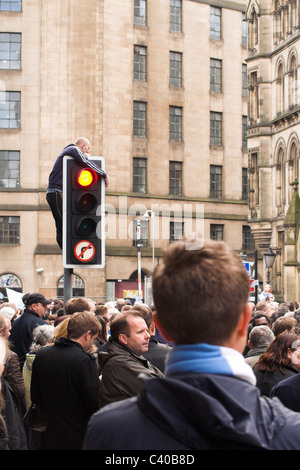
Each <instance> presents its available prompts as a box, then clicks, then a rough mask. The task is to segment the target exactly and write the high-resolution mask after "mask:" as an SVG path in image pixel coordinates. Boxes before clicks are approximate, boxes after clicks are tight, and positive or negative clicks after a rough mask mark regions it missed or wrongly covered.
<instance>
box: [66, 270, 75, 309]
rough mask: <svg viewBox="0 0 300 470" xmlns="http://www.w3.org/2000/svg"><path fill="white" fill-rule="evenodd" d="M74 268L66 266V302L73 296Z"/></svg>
mask: <svg viewBox="0 0 300 470" xmlns="http://www.w3.org/2000/svg"><path fill="white" fill-rule="evenodd" d="M72 274H73V269H72V268H64V304H65V303H66V302H67V300H69V299H71V298H72Z"/></svg>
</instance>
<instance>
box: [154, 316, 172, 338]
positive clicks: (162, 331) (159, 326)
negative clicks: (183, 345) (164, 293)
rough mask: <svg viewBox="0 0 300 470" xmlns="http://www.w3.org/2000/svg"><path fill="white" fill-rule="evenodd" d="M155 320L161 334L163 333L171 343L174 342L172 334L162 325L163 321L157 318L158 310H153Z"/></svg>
mask: <svg viewBox="0 0 300 470" xmlns="http://www.w3.org/2000/svg"><path fill="white" fill-rule="evenodd" d="M153 320H154V323H155V325H156V326H157V329H158V330H159V332H160V334H161V335H162V337H163V338H164V339H165V340H166V341H168V342H169V343H170V342H171V343H172V342H173V340H172V338H170V336H169V335H168V334H167V333H166V332H165V330H164V328H163V327H162V326H161V323H160V321H159V319H158V318H157V313H156V312H153Z"/></svg>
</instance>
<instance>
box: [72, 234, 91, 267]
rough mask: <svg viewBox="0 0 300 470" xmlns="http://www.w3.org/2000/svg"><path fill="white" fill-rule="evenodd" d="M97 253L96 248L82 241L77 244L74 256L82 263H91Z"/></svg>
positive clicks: (88, 242)
mask: <svg viewBox="0 0 300 470" xmlns="http://www.w3.org/2000/svg"><path fill="white" fill-rule="evenodd" d="M95 253H96V249H95V246H94V245H93V243H92V242H90V241H88V240H81V241H80V242H78V243H76V245H75V247H74V254H75V256H76V258H77V259H78V260H79V261H81V262H82V263H87V262H88V261H91V260H92V259H93V258H94V256H95Z"/></svg>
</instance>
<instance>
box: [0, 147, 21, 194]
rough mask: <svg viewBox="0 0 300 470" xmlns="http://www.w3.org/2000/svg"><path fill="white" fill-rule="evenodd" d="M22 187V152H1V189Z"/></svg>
mask: <svg viewBox="0 0 300 470" xmlns="http://www.w3.org/2000/svg"><path fill="white" fill-rule="evenodd" d="M19 186H20V152H18V151H13V150H0V188H18V187H19Z"/></svg>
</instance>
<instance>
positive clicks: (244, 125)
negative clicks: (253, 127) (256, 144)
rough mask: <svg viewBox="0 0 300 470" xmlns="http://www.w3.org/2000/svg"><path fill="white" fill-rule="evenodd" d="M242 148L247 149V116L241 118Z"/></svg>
mask: <svg viewBox="0 0 300 470" xmlns="http://www.w3.org/2000/svg"><path fill="white" fill-rule="evenodd" d="M242 148H243V149H246V148H247V116H242Z"/></svg>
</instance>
